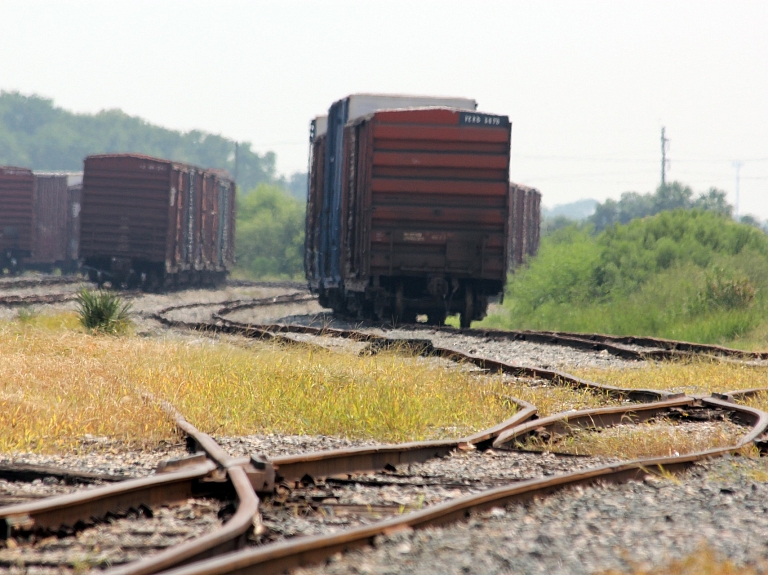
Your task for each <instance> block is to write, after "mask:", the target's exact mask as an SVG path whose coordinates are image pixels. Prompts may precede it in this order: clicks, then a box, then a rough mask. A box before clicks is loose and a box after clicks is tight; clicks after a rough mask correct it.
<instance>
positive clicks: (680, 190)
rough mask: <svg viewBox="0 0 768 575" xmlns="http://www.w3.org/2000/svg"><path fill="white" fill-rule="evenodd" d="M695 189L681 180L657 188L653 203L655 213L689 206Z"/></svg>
mask: <svg viewBox="0 0 768 575" xmlns="http://www.w3.org/2000/svg"><path fill="white" fill-rule="evenodd" d="M692 195H693V190H691V188H690V186H685V185H683V184H681V183H680V182H672V183H671V184H666V185H664V186H659V187H658V188H657V189H656V194H655V197H654V198H653V200H654V202H653V203H654V205H653V213H655V214H658V213H659V212H666V211H669V210H676V209H678V208H689V207H690V203H691V196H692Z"/></svg>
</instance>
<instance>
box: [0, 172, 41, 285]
mask: <svg viewBox="0 0 768 575" xmlns="http://www.w3.org/2000/svg"><path fill="white" fill-rule="evenodd" d="M34 186H35V177H34V174H32V170H28V169H27V168H16V167H12V166H7V167H0V273H2V272H3V271H8V272H15V271H17V270H18V269H19V268H20V266H21V263H22V261H23V260H24V259H25V258H29V257H30V256H31V255H32V236H33V226H34V209H35V201H34Z"/></svg>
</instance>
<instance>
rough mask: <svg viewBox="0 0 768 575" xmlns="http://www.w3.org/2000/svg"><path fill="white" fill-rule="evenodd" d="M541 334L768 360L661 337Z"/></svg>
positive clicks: (766, 354) (763, 355) (764, 354)
mask: <svg viewBox="0 0 768 575" xmlns="http://www.w3.org/2000/svg"><path fill="white" fill-rule="evenodd" d="M532 333H540V334H544V335H547V334H549V335H552V336H553V337H574V338H580V339H583V340H589V341H594V342H596V343H614V344H625V345H636V346H639V347H649V348H659V349H663V350H669V351H678V352H691V353H695V354H702V353H704V354H711V355H721V356H726V357H740V358H744V359H768V352H759V351H745V350H741V349H734V348H730V347H724V346H721V345H712V344H705V343H694V342H688V341H677V340H673V339H664V338H659V337H645V336H634V335H629V336H620V335H607V334H599V333H573V332H556V331H552V332H546V331H543V332H532Z"/></svg>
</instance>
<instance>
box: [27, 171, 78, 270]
mask: <svg viewBox="0 0 768 575" xmlns="http://www.w3.org/2000/svg"><path fill="white" fill-rule="evenodd" d="M68 196H69V186H68V183H67V175H66V174H35V213H34V218H33V221H34V230H33V231H34V233H33V237H32V256H31V257H30V259H29V262H30V264H31V265H32V267H37V268H40V269H50V268H52V267H54V266H58V267H63V266H64V263H65V261H66V260H67V244H68V241H67V240H68V236H67V231H68V220H69V214H68V211H69V210H68V204H69V197H68Z"/></svg>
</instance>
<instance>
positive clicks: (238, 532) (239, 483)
mask: <svg viewBox="0 0 768 575" xmlns="http://www.w3.org/2000/svg"><path fill="white" fill-rule="evenodd" d="M227 475H228V477H229V480H230V481H231V482H232V485H233V486H234V488H235V490H236V492H237V497H238V501H239V503H238V506H237V511H236V512H235V514H234V515H233V516H232V517H231V518H230V519H229V521H227V522H226V523H225V524H224V525H223V526H222V527H221V528H219V529H216V530H215V531H212V532H210V533H207V534H205V535H203V536H201V537H198V538H197V539H192V540H190V541H186V542H184V543H181V544H179V545H174V546H173V547H169V548H167V549H165V550H163V551H160V552H159V553H156V554H154V555H151V556H149V557H146V558H144V559H140V560H139V561H136V562H134V563H128V564H126V565H122V566H120V567H116V568H113V569H108V570H106V571H105V573H108V574H109V575H151V574H153V573H159V572H161V571H164V570H166V569H170V568H172V567H176V566H178V565H184V564H186V563H190V562H192V561H199V560H202V559H206V558H208V557H213V556H216V555H221V554H223V553H226V552H228V551H234V550H236V549H240V548H242V547H243V546H244V545H245V540H246V537H247V535H248V533H249V532H250V531H251V529H252V528H253V526H254V521H255V520H256V518H258V517H259V499H258V497H256V494H255V493H254V492H253V488H252V486H251V482H250V480H249V478H248V476H247V475H246V472H245V470H244V469H243V468H242V467H231V468H229V469H228V470H227Z"/></svg>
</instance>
